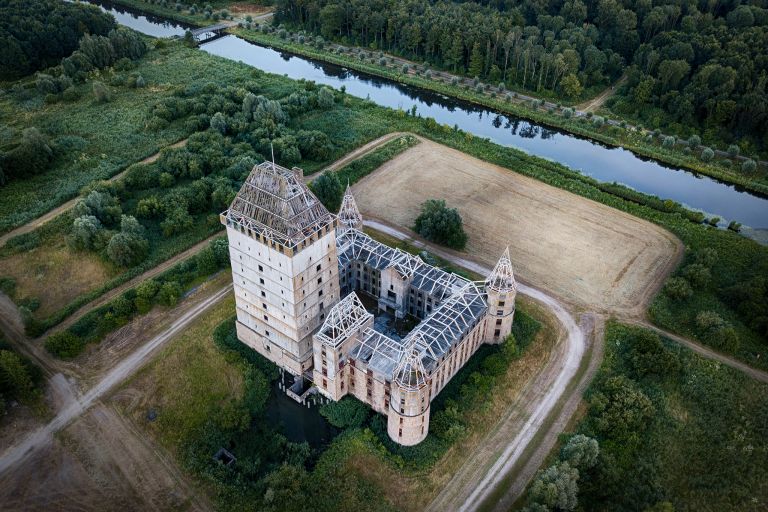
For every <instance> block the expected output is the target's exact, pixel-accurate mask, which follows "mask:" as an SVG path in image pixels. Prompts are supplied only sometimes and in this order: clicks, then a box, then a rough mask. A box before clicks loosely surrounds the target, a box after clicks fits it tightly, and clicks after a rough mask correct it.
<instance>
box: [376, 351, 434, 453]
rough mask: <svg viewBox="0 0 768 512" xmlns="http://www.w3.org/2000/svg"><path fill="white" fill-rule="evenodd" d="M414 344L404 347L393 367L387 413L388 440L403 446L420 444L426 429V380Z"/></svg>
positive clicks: (427, 429)
mask: <svg viewBox="0 0 768 512" xmlns="http://www.w3.org/2000/svg"><path fill="white" fill-rule="evenodd" d="M414 345H416V343H411V344H410V345H409V346H408V348H406V349H405V351H404V352H403V354H402V356H401V358H400V362H399V363H398V365H397V367H396V368H395V372H394V378H393V379H392V385H391V389H390V396H389V411H388V413H387V433H388V434H389V437H390V439H392V440H394V441H395V442H397V443H399V444H402V445H405V446H413V445H415V444H419V443H420V442H422V441H423V440H424V438H426V437H427V433H428V432H429V406H430V396H429V381H428V377H427V373H426V371H425V370H424V365H423V364H422V362H421V356H420V355H419V353H418V351H417V350H416V349H415V347H414Z"/></svg>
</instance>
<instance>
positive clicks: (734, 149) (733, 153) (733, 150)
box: [728, 144, 741, 158]
mask: <svg viewBox="0 0 768 512" xmlns="http://www.w3.org/2000/svg"><path fill="white" fill-rule="evenodd" d="M739 153H741V148H740V147H739V145H738V144H731V145H730V146H728V155H729V156H730V157H731V158H736V157H737V156H739Z"/></svg>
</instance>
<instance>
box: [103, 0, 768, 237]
mask: <svg viewBox="0 0 768 512" xmlns="http://www.w3.org/2000/svg"><path fill="white" fill-rule="evenodd" d="M92 3H97V4H99V5H101V6H102V8H103V9H105V10H107V11H109V12H111V13H112V14H114V15H115V17H116V18H117V20H118V22H119V23H121V24H123V25H126V26H129V27H131V28H134V29H136V30H138V31H140V32H143V33H146V34H150V35H154V36H169V35H181V34H183V31H184V28H183V26H182V25H180V24H177V23H173V22H170V23H169V22H168V21H166V20H163V19H159V18H157V17H152V16H150V15H144V14H142V13H136V12H133V11H130V10H127V9H124V8H116V7H114V6H112V5H111V4H110V3H109V2H102V1H98V0H92ZM201 48H202V49H203V50H204V51H206V52H209V53H211V54H214V55H218V56H221V57H226V58H229V59H232V60H235V61H242V62H244V63H246V64H249V65H251V66H254V67H257V68H259V69H262V70H264V71H267V72H270V73H276V74H280V75H286V76H288V77H289V78H293V79H299V78H304V79H307V80H312V81H315V82H317V83H320V84H325V85H329V86H331V87H335V88H340V87H342V86H344V87H345V88H346V91H347V93H349V94H351V95H354V96H357V97H360V98H368V99H370V100H371V101H373V102H375V103H376V104H378V105H382V106H386V107H391V108H395V109H398V108H400V109H410V108H411V107H413V106H414V105H415V106H416V111H417V113H418V114H419V115H421V116H422V117H432V118H434V119H435V120H436V121H437V122H438V123H440V124H445V125H448V126H454V125H456V126H458V127H460V128H461V129H462V130H464V131H466V132H469V133H472V134H473V135H475V136H478V137H483V138H488V139H490V140H492V141H493V142H496V143H498V144H502V145H505V146H513V147H516V148H519V149H521V150H523V151H526V152H528V153H530V154H533V155H536V156H539V157H542V158H546V159H549V160H552V161H556V162H559V163H561V164H563V165H566V166H568V167H570V168H572V169H576V170H578V171H580V172H582V173H584V174H586V175H589V176H592V177H594V178H596V179H598V180H601V181H606V182H618V183H623V184H625V185H628V186H630V187H632V188H634V189H636V190H639V191H641V192H645V193H646V194H652V195H656V196H659V197H661V198H664V199H673V200H675V201H677V202H679V203H682V204H684V205H687V206H689V207H691V208H694V209H699V210H702V211H705V212H708V213H709V214H710V215H716V216H718V217H721V218H722V219H723V221H722V222H721V225H724V224H725V223H727V222H728V221H731V220H735V221H737V222H741V223H742V224H744V225H746V226H751V227H753V228H768V199H764V198H761V197H758V196H755V195H753V194H750V193H748V192H744V191H740V190H738V189H737V188H736V187H734V186H732V185H728V184H724V183H720V182H718V181H717V180H714V179H711V178H708V177H704V176H699V175H696V174H694V173H691V172H688V171H684V170H680V169H676V168H674V167H671V166H666V165H664V164H660V163H658V162H656V161H653V160H649V159H646V158H642V157H640V156H638V155H635V154H634V153H632V152H631V151H628V150H626V149H622V148H612V147H607V146H604V145H602V144H600V143H597V142H594V141H591V140H587V139H583V138H580V137H577V136H574V135H572V134H569V133H565V132H563V131H560V130H557V129H554V128H550V127H546V126H542V125H539V124H535V123H532V122H530V121H526V120H524V119H519V118H515V117H511V116H508V115H504V114H499V113H496V112H493V111H491V110H489V109H487V108H485V107H479V106H477V105H474V104H471V103H468V102H464V101H460V100H456V99H452V98H447V97H446V96H444V95H442V94H437V93H434V92H431V91H426V90H423V89H418V88H415V87H410V86H407V85H402V84H398V83H396V82H392V81H390V80H386V79H382V78H378V77H373V76H369V75H365V74H362V73H357V72H355V71H351V70H349V69H346V68H343V67H340V66H336V65H333V64H328V63H323V62H318V61H312V60H310V59H307V58H303V57H298V56H295V55H291V54H289V53H286V52H282V51H276V50H273V49H270V48H265V47H262V46H258V45H256V44H253V43H250V42H248V41H245V40H243V39H240V38H238V37H235V36H232V35H229V36H225V37H222V38H220V39H217V40H215V41H212V42H210V43H206V44H204V45H202V46H201Z"/></svg>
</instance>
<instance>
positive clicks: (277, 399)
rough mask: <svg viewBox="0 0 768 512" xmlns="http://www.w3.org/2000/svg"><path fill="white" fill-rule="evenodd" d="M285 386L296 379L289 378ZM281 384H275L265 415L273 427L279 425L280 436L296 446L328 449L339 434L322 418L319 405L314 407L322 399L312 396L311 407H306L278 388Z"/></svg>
mask: <svg viewBox="0 0 768 512" xmlns="http://www.w3.org/2000/svg"><path fill="white" fill-rule="evenodd" d="M286 376H287V374H286ZM289 379H290V380H289ZM284 382H285V383H287V384H288V385H289V386H290V384H292V383H293V378H292V377H290V378H288V377H286V380H284ZM279 383H280V380H276V381H275V382H274V383H273V384H272V393H271V395H270V396H269V400H268V401H267V406H266V411H265V414H266V416H267V419H268V420H269V422H270V424H271V425H276V426H277V428H278V429H279V430H280V432H282V433H283V435H284V436H285V437H287V438H288V440H289V441H292V442H294V443H303V442H304V441H306V442H307V443H309V445H310V446H311V447H312V448H321V447H323V446H326V445H328V444H329V443H330V442H331V441H332V440H333V438H334V437H336V435H337V434H338V433H339V431H338V429H336V428H334V427H333V425H331V424H330V423H328V422H327V421H325V418H323V417H322V416H321V415H320V412H319V411H318V409H319V407H320V405H319V403H317V404H316V403H314V401H315V400H319V399H320V398H319V396H316V395H310V397H309V400H308V401H309V403H310V406H309V407H307V406H306V405H304V404H300V403H298V402H297V401H295V400H294V399H293V398H291V397H289V396H288V395H287V394H286V393H285V391H284V390H282V389H280V388H279Z"/></svg>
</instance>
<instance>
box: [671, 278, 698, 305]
mask: <svg viewBox="0 0 768 512" xmlns="http://www.w3.org/2000/svg"><path fill="white" fill-rule="evenodd" d="M664 293H666V294H667V295H669V297H670V298H672V299H674V300H684V299H687V298H689V297H690V296H691V295H693V288H691V285H690V283H688V281H687V280H686V279H685V278H682V277H673V278H670V279H669V281H667V283H666V284H665V285H664Z"/></svg>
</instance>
